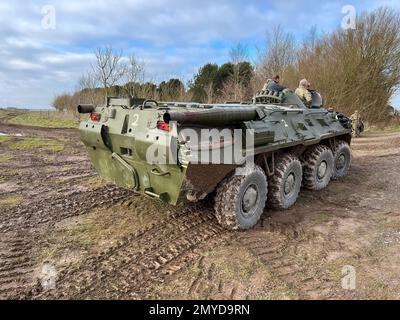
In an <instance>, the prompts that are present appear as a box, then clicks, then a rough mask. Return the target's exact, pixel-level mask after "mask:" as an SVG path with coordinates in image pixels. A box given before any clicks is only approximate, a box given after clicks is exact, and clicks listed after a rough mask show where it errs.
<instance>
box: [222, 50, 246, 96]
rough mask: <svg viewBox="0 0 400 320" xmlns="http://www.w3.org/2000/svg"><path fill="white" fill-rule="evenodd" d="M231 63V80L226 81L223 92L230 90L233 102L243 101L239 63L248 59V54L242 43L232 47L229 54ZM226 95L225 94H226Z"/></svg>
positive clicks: (242, 85)
mask: <svg viewBox="0 0 400 320" xmlns="http://www.w3.org/2000/svg"><path fill="white" fill-rule="evenodd" d="M229 55H230V59H231V62H232V63H233V75H232V79H228V82H230V83H228V84H227V85H226V86H225V88H224V89H225V91H227V90H232V93H233V99H234V100H235V101H237V100H242V99H243V91H244V88H243V87H244V84H243V83H241V81H240V80H241V78H242V77H241V74H240V71H241V63H242V62H244V61H247V60H248V59H249V53H248V48H247V46H245V45H243V44H242V43H238V44H237V45H236V46H235V47H233V48H232V49H231V51H230V53H229ZM226 93H227V92H226Z"/></svg>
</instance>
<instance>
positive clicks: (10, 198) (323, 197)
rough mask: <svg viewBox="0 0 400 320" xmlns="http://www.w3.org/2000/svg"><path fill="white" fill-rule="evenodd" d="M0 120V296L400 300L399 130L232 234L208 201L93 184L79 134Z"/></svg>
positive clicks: (370, 142)
mask: <svg viewBox="0 0 400 320" xmlns="http://www.w3.org/2000/svg"><path fill="white" fill-rule="evenodd" d="M0 121H3V123H0V132H3V133H8V134H11V135H12V136H9V138H5V139H4V138H3V139H2V140H0V298H1V299H11V298H15V299H53V298H55V299H71V298H77V299H92V298H95V299H98V298H107V299H108V298H111V299H149V298H161V299H166V298H183V299H190V298H191V299H197V298H202V299H230V298H232V299H364V298H372V299H388V298H392V299H399V298H400V250H399V249H400V170H399V167H400V134H388V135H368V136H364V137H362V138H359V139H357V140H356V141H354V144H353V150H354V159H353V165H352V168H351V171H350V174H349V176H348V177H347V178H345V179H343V180H340V181H333V182H332V183H331V184H330V185H329V187H328V188H327V189H325V190H323V191H321V192H310V191H306V190H304V191H302V193H301V197H300V199H299V201H298V202H297V204H296V205H295V206H294V207H293V208H291V209H290V210H287V211H271V210H268V209H267V210H266V211H265V213H264V215H263V217H262V220H261V221H260V223H259V224H258V225H257V226H256V228H255V229H253V230H250V231H246V232H228V231H225V230H224V229H222V228H221V227H220V226H219V225H218V224H217V221H216V220H215V218H214V217H213V214H212V212H213V210H212V204H211V203H207V202H205V203H201V204H196V205H192V206H186V207H184V206H178V207H173V206H169V205H165V204H162V203H160V202H158V201H155V200H150V199H147V198H145V197H142V196H138V195H135V194H133V193H131V192H129V191H126V190H123V189H120V188H117V187H114V186H112V185H107V184H105V183H104V182H102V181H101V180H100V179H99V178H98V177H97V176H96V173H95V171H94V169H93V167H92V165H91V162H90V161H89V159H88V157H87V154H86V152H85V150H84V148H83V145H82V144H81V143H80V142H79V139H78V132H77V131H76V130H74V129H68V130H67V129H44V128H34V127H22V126H12V125H7V124H5V123H4V119H3V120H0ZM15 134H18V135H22V136H15ZM13 135H14V136H13ZM345 266H350V269H349V267H345ZM343 268H344V269H343ZM346 268H347V269H346ZM344 270H351V271H355V275H356V278H355V289H354V290H349V289H351V288H352V285H351V281H350V282H346V283H347V284H349V283H350V286H349V285H347V286H345V288H343V286H342V278H343V277H345V276H346V274H345V273H343V272H344ZM46 279H47V282H46ZM54 285H55V288H54ZM346 288H347V289H346Z"/></svg>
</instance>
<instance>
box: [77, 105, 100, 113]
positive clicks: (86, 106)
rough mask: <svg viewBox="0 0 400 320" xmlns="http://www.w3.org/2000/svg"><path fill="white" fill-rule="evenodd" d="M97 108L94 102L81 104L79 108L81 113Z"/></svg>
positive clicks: (90, 111)
mask: <svg viewBox="0 0 400 320" xmlns="http://www.w3.org/2000/svg"><path fill="white" fill-rule="evenodd" d="M95 108H96V106H94V105H92V104H80V105H78V108H77V109H78V112H79V113H92V112H93V111H94V109H95Z"/></svg>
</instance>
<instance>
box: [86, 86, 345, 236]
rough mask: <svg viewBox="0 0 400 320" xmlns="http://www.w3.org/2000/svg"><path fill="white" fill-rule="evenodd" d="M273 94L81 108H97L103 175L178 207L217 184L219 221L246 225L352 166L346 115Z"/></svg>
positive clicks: (91, 137)
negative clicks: (245, 99) (237, 100)
mask: <svg viewBox="0 0 400 320" xmlns="http://www.w3.org/2000/svg"><path fill="white" fill-rule="evenodd" d="M274 94H275V93H272V94H271V93H270V92H268V93H267V94H265V93H263V94H261V95H259V96H258V98H259V99H261V100H264V101H261V102H260V101H257V97H256V99H255V100H254V101H253V102H252V103H249V104H231V103H229V104H214V105H202V104H194V103H157V102H155V101H145V102H143V103H142V104H140V105H139V104H138V103H137V101H134V100H131V99H118V98H109V99H108V101H107V104H106V105H105V106H103V107H94V106H90V105H81V106H79V107H78V110H79V111H80V112H81V113H90V117H89V118H88V120H86V121H82V122H81V124H80V127H79V129H80V135H81V139H82V141H83V143H84V144H85V146H86V148H87V150H88V153H89V155H90V157H91V159H92V161H93V163H94V166H95V168H96V170H97V172H98V173H99V175H100V176H101V177H102V178H104V179H105V180H107V181H109V182H112V183H114V184H116V185H118V186H121V187H123V188H127V189H129V190H133V191H136V192H139V193H142V194H145V195H147V196H149V197H152V198H158V199H160V200H162V201H165V202H168V203H170V204H173V205H176V204H178V203H180V202H182V201H187V200H189V201H198V200H201V199H204V198H205V197H206V196H207V195H209V194H211V193H213V192H214V191H216V192H215V194H216V195H215V210H216V216H217V218H218V220H219V222H220V223H221V224H222V225H224V226H226V227H227V228H230V229H247V228H249V227H252V226H253V225H254V224H255V223H256V222H257V221H258V219H259V217H260V215H261V213H262V212H263V210H264V207H265V204H267V205H269V206H270V207H274V208H280V209H285V208H288V207H290V206H291V205H293V204H294V203H295V201H296V199H297V197H298V194H299V191H300V187H301V186H303V187H306V188H310V189H314V190H319V189H321V188H323V187H325V186H326V185H327V184H328V182H329V180H330V179H331V178H339V177H343V176H345V175H346V174H347V171H348V170H349V166H350V161H351V155H350V148H349V144H350V140H351V124H350V122H349V121H348V119H347V118H346V117H343V116H341V115H340V114H337V113H336V112H332V111H331V112H329V111H327V110H326V109H323V108H312V109H307V108H305V107H304V105H303V104H302V103H301V102H299V101H298V100H294V102H295V103H293V101H292V102H291V101H290V99H286V102H285V100H284V99H282V96H281V97H279V96H275V95H274ZM286 95H287V96H289V97H290V93H286ZM275 98H277V99H278V101H275V100H274V99H275ZM279 98H281V100H279ZM292 98H293V97H292ZM265 99H267V100H268V99H272V101H271V100H268V101H265ZM282 100H283V101H282ZM238 169H239V170H238Z"/></svg>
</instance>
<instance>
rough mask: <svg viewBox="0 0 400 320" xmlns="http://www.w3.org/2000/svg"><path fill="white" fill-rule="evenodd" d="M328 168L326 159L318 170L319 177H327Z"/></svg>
mask: <svg viewBox="0 0 400 320" xmlns="http://www.w3.org/2000/svg"><path fill="white" fill-rule="evenodd" d="M327 169H328V164H327V163H326V161H322V162H321V163H320V164H319V166H318V170H317V176H318V179H323V178H324V177H325V175H326V171H327Z"/></svg>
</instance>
